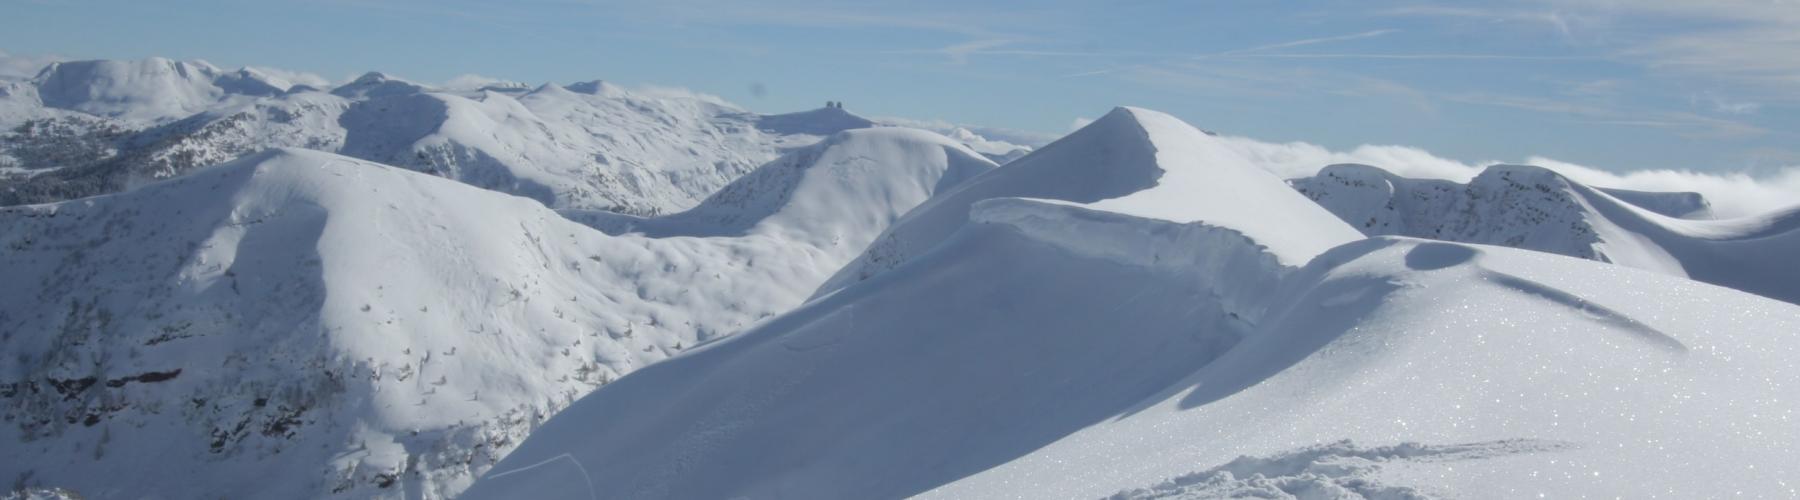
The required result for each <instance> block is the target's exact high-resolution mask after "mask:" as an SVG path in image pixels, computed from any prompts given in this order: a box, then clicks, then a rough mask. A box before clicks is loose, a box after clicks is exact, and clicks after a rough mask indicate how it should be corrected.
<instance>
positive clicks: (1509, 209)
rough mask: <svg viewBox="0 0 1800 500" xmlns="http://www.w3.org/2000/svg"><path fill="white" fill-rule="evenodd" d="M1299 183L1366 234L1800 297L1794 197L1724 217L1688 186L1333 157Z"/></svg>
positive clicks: (1799, 217)
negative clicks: (1712, 214) (1396, 169)
mask: <svg viewBox="0 0 1800 500" xmlns="http://www.w3.org/2000/svg"><path fill="white" fill-rule="evenodd" d="M1292 183H1293V184H1294V186H1295V188H1296V189H1299V190H1300V191H1301V192H1303V193H1306V195H1307V196H1308V197H1311V198H1312V199H1313V200H1315V201H1317V202H1319V204H1320V205H1322V206H1324V207H1326V208H1327V209H1329V210H1331V211H1332V212H1333V213H1335V214H1337V215H1338V216H1339V217H1341V218H1342V219H1344V221H1345V222H1349V223H1351V224H1352V225H1354V226H1356V227H1358V228H1359V229H1361V230H1362V231H1363V232H1365V233H1367V234H1370V235H1404V236H1414V237H1421V238H1433V239H1440V240H1448V241H1458V242H1468V243H1484V244H1493V245H1505V246H1510V247H1517V248H1524V249H1529V250H1537V251H1543V252H1551V253H1557V254H1562V255H1568V256H1573V257H1579V258H1584V259H1592V260H1598V261H1602V262H1611V263H1615V264H1620V265H1625V266H1631V267H1637V268H1642V269H1648V270H1652V271H1657V272H1661V273H1665V274H1670V275H1674V276H1682V277H1689V278H1692V279H1696V280H1700V281H1705V282H1708V283H1713V284H1716V285H1721V286H1727V287H1731V288H1737V289H1740V290H1744V291H1748V292H1751V293H1755V294H1759V295H1763V296H1765V297H1770V298H1774V299H1777V300H1783V301H1787V302H1793V303H1800V266H1795V265H1794V264H1793V262H1792V256H1794V255H1800V207H1795V208H1794V209H1790V210H1786V211H1781V212H1776V213H1771V214H1766V215H1763V216H1757V217H1747V218H1739V219H1732V220H1707V219H1685V218H1679V216H1691V215H1694V214H1697V213H1704V211H1705V208H1706V203H1705V200H1704V199H1702V198H1700V197H1699V196H1698V195H1695V194H1693V193H1645V192H1634V191H1616V190H1605V189H1598V188H1594V187H1590V186H1586V185H1583V184H1581V183H1578V182H1574V181H1572V180H1569V179H1568V178H1566V177H1563V176H1562V175H1560V174H1557V173H1555V172H1551V171H1549V170H1547V169H1543V168H1538V167H1530V166H1518V165H1496V166H1492V167H1488V169H1487V170H1486V171H1484V172H1483V173H1482V174H1481V175H1479V176H1476V177H1475V179H1473V180H1472V181H1470V182H1469V183H1468V184H1458V183H1454V182H1450V181H1442V180H1429V179H1409V178H1404V177H1399V176H1396V175H1393V174H1391V173H1388V172H1385V171H1383V170H1381V169H1378V168H1376V167H1371V166H1366V165H1333V166H1330V167H1326V168H1325V169H1324V170H1322V171H1321V172H1320V173H1319V175H1318V176H1315V177H1310V178H1301V179H1295V180H1293V181H1292Z"/></svg>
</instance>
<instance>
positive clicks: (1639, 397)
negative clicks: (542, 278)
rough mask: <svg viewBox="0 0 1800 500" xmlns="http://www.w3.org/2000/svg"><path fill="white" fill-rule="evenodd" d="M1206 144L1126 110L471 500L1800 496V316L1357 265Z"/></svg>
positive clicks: (1687, 291) (1547, 262) (1738, 299)
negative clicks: (1238, 200)
mask: <svg viewBox="0 0 1800 500" xmlns="http://www.w3.org/2000/svg"><path fill="white" fill-rule="evenodd" d="M1208 141H1209V139H1208V138H1207V136H1205V135H1204V134H1202V133H1200V132H1199V131H1197V130H1194V129H1193V128H1192V127H1189V126H1187V125H1186V124H1182V123H1180V122H1179V121H1176V120H1174V119H1172V118H1169V117H1167V116H1165V115H1161V114H1158V113H1154V112H1149V111H1144V110H1137V109H1121V110H1117V111H1115V112H1114V113H1112V114H1111V115H1109V116H1108V117H1106V118H1104V119H1102V120H1098V121H1096V122H1095V123H1094V124H1091V125H1089V126H1088V127H1087V128H1086V129H1083V130H1082V131H1079V132H1077V133H1076V134H1074V135H1072V136H1071V137H1069V138H1067V139H1064V140H1063V141H1060V142H1058V143H1055V144H1051V145H1050V146H1047V147H1045V148H1042V149H1040V150H1039V151H1036V152H1034V153H1033V154H1031V155H1029V156H1027V157H1025V158H1022V159H1019V160H1017V161H1015V162H1014V163H1013V164H1011V165H1010V166H1007V167H1003V168H1000V169H997V170H994V171H992V172H990V173H988V174H985V175H981V176H978V177H976V178H974V179H972V180H970V181H968V182H966V183H964V184H963V185H962V186H960V187H958V188H956V189H954V190H951V191H949V192H947V193H944V194H942V195H939V196H938V197H936V198H934V199H933V200H932V201H930V202H927V203H926V204H925V205H922V206H921V207H920V208H918V209H916V210H915V211H914V212H912V213H911V214H909V215H908V216H906V217H905V218H903V219H902V220H901V221H900V222H898V223H896V224H895V225H894V226H893V227H892V228H890V229H889V231H888V233H887V234H888V235H889V236H884V238H888V237H892V240H891V241H892V242H893V243H891V245H892V247H891V248H893V249H897V250H881V251H884V252H889V253H886V254H883V255H888V256H890V257H894V258H888V257H883V258H882V260H875V259H873V258H872V257H871V255H873V254H876V253H878V252H877V250H876V249H872V250H871V251H870V254H871V255H865V256H864V257H863V258H862V260H861V261H860V262H861V265H862V267H860V268H857V269H858V271H854V273H855V274H852V275H850V277H849V278H847V279H843V280H841V281H840V282H839V283H837V284H836V286H835V287H833V286H831V285H828V286H827V287H825V289H824V290H823V291H822V292H821V293H820V294H819V296H818V297H817V298H816V299H815V300H813V301H812V302H809V303H807V304H806V305H804V306H801V307H800V308H799V309H797V310H795V311H793V312H790V313H788V314H784V315H782V316H779V317H777V318H774V319H772V320H770V321H767V322H764V323H761V324H759V325H757V326H755V327H753V328H751V329H749V330H747V331H745V332H743V333H740V334H737V335H734V336H731V337H729V338H726V339H723V340H720V341H716V342H712V343H709V344H707V345H704V346H702V347H700V348H698V349H694V350H692V351H689V352H687V353H685V354H683V355H682V356H678V357H675V358H673V359H670V360H667V361H664V362H661V363H658V364H656V365H654V366H651V367H648V368H646V369H643V370H640V371H638V372H636V373H634V374H632V375H631V376H629V377H626V378H624V379H621V380H620V381H618V382H617V383H614V384H611V385H609V386H607V387H605V388H602V389H600V390H598V391H596V392H595V393H593V394H591V395H589V396H588V397H586V398H583V399H582V400H580V401H578V402H577V403H576V404H575V405H574V406H572V407H570V408H569V409H567V410H565V411H564V412H562V413H560V414H558V415H557V416H555V417H554V418H552V419H551V420H550V421H549V422H547V423H546V424H545V425H544V426H542V427H541V428H539V429H538V430H537V431H536V432H535V433H534V434H533V435H532V436H531V437H530V438H529V439H528V440H527V441H526V442H525V443H524V444H523V445H521V446H520V447H519V449H518V450H516V451H515V452H514V453H513V454H512V455H510V456H508V457H507V458H506V459H505V460H504V461H502V462H501V463H500V464H498V465H496V466H495V467H494V468H493V469H492V470H491V471H490V472H488V473H487V474H486V476H485V477H484V478H482V480H480V481H479V482H478V483H477V484H476V485H475V486H474V487H473V488H472V489H470V490H469V491H468V493H467V495H466V497H467V498H475V499H487V498H581V499H591V498H890V497H900V496H909V495H920V496H924V497H937V498H1073V497H1089V498H1092V497H1102V496H1108V495H1115V496H1117V497H1120V498H1211V497H1219V496H1255V497H1267V498H1422V497H1438V496H1448V497H1498V498H1517V497H1526V496H1539V495H1549V496H1554V497H1594V496H1607V497H1613V496H1622V497H1628V498H1644V497H1666V498H1695V497H1710V496H1719V495H1722V494H1732V495H1744V496H1752V497H1788V496H1794V495H1796V494H1800V490H1796V487H1800V485H1796V484H1794V481H1793V480H1792V478H1794V477H1796V474H1797V473H1800V470H1796V469H1795V468H1794V467H1795V463H1794V461H1793V460H1791V458H1792V451H1791V450H1793V449H1794V448H1795V447H1796V446H1797V445H1800V426H1795V425H1792V423H1793V422H1792V421H1793V419H1794V418H1796V417H1797V415H1796V406H1797V405H1800V403H1797V401H1800V399H1797V398H1800V387H1797V386H1796V385H1795V384H1796V383H1797V382H1796V381H1800V368H1796V367H1795V365H1794V364H1793V363H1792V362H1791V360H1792V359H1794V357H1795V356H1796V355H1800V352H1797V351H1800V348H1797V347H1796V346H1800V338H1796V335H1800V308H1797V307H1796V306H1794V305H1791V304H1787V303H1783V302H1778V301H1773V300H1768V299H1765V298H1761V297H1757V296H1754V295H1750V294H1745V293H1741V292H1737V291H1733V290H1729V289H1725V288H1719V287H1716V286H1712V285H1708V284H1703V283H1697V282H1693V281H1689V280H1685V279H1680V278H1676V277H1671V276H1666V275H1662V274H1656V273H1649V272H1645V271H1640V270H1637V269H1632V268H1629V267H1623V266H1613V265H1607V264H1604V263H1599V262H1594V261H1591V260H1583V259H1575V258H1569V257H1564V256H1558V255H1552V254H1547V253H1540V252H1531V251H1525V250H1518V249H1512V248H1505V247H1495V246H1485V245H1474V244H1463V243H1452V242H1438V241H1426V240H1418V239H1411V238H1403V237H1386V236H1383V237H1374V238H1364V237H1363V236H1362V235H1360V234H1357V233H1356V231H1355V230H1354V229H1353V228H1351V227H1350V226H1349V225H1348V224H1345V223H1344V222H1342V221H1340V220H1339V219H1338V218H1337V217H1334V216H1333V215H1332V214H1331V213H1329V212H1326V211H1324V210H1323V209H1321V208H1319V207H1318V206H1317V205H1314V204H1311V203H1310V202H1308V201H1307V200H1306V199H1305V198H1304V197H1302V196H1300V195H1299V194H1297V192H1295V191H1293V190H1290V189H1289V188H1288V187H1287V186H1286V185H1284V183H1283V182H1282V181H1281V180H1280V179H1277V178H1275V177H1273V176H1271V175H1269V174H1266V173H1263V172H1261V171H1258V170H1256V169H1255V168H1254V167H1250V166H1248V165H1247V163H1245V162H1244V161H1243V160H1242V159H1241V158H1234V157H1232V156H1231V155H1227V154H1214V153H1215V152H1216V151H1219V150H1217V149H1215V148H1214V147H1213V145H1211V144H1209V142H1208ZM1076 145H1081V146H1076ZM1096 146H1099V147H1096ZM1020 196H1031V197H1033V198H1021V197H1020ZM1228 197H1243V198H1248V199H1254V200H1257V201H1258V203H1255V204H1228V203H1223V202H1222V201H1223V200H1226V199H1232V198H1228ZM839 277H840V278H844V275H840V276H839Z"/></svg>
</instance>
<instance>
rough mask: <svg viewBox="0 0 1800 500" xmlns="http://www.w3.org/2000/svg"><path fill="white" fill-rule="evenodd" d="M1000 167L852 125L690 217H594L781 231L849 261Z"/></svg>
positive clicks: (704, 230) (709, 232)
mask: <svg viewBox="0 0 1800 500" xmlns="http://www.w3.org/2000/svg"><path fill="white" fill-rule="evenodd" d="M995 167H996V165H995V164H994V163H993V162H992V161H989V160H988V159H986V158H985V157H983V156H982V155H981V154H979V153H976V152H974V151H972V150H970V149H969V148H968V147H966V146H964V145H963V144H962V143H960V142H958V141H955V140H952V139H950V138H948V137H944V136H941V135H938V134H935V133H932V132H929V131H924V130H917V129H904V128H893V127H878V128H864V129H852V130H846V131H843V132H839V133H837V134H835V135H832V136H831V137H828V138H826V139H825V140H823V141H820V142H819V143H818V144H814V145H812V146H808V147H805V148H801V149H799V150H796V151H794V152H791V153H788V154H786V155H784V156H782V157H781V158H779V159H777V160H775V161H773V162H770V163H768V164H765V165H763V166H761V167H758V168H757V169H756V170H752V171H750V173H748V174H745V175H744V176H743V177H740V178H738V179H737V180H735V181H732V182H731V183H730V184H727V185H726V186H725V187H724V188H722V189H720V190H719V191H718V192H716V193H713V195H712V196H709V197H707V198H706V199H705V200H702V201H701V202H700V204H699V205H698V206H695V207H694V208H693V209H690V210H688V211H685V212H681V213H678V214H674V215H669V216H665V217H659V218H651V219H639V218H635V217H628V216H608V215H606V214H588V215H587V219H588V220H589V222H591V223H592V224H593V225H595V226H596V227H601V228H603V229H605V230H607V231H608V232H613V233H623V232H640V233H644V234H649V235H654V236H659V237H663V236H674V235H695V236H716V235H743V234H752V233H755V234H769V235H779V236H781V237H783V238H788V239H795V240H801V241H807V242H809V243H812V244H814V245H817V246H820V247H824V248H833V249H834V250H833V251H834V252H844V253H848V255H844V256H843V258H845V259H848V258H850V257H854V256H855V254H856V253H857V252H861V251H862V249H863V246H864V245H867V244H868V242H869V241H871V240H873V239H874V238H875V237H876V236H877V235H879V234H880V233H881V231H883V230H885V229H887V227H888V226H889V225H890V224H891V223H893V221H894V220H896V219H898V218H899V217H900V216H902V215H904V214H905V213H906V212H907V211H909V210H911V209H912V208H913V207H915V206H918V205H919V204H920V203H922V202H924V201H925V200H926V199H928V198H930V197H931V196H932V195H933V194H935V193H938V192H941V191H944V190H947V189H949V188H951V187H952V186H955V185H957V184H959V183H962V182H964V181H966V180H968V179H970V178H973V177H975V176H976V175H979V174H982V173H984V172H987V171H989V170H992V169H993V168H995Z"/></svg>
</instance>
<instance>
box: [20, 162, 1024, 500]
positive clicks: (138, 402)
mask: <svg viewBox="0 0 1800 500" xmlns="http://www.w3.org/2000/svg"><path fill="white" fill-rule="evenodd" d="M991 168H993V164H992V163H991V162H989V161H988V160H986V159H984V158H983V157H981V156H980V155H979V154H977V153H975V152H973V151H970V150H968V149H967V148H966V147H963V146H962V145H960V144H958V143H957V142H955V141H953V140H951V139H948V138H945V137H943V136H939V135H936V134H932V133H929V132H924V131H916V130H902V129H869V130H853V131H846V132H843V133H841V134H838V135H835V136H833V137H831V138H828V139H826V140H825V141H823V142H821V143H820V144H818V145H815V146H811V147H807V148H803V149H801V150H799V151H795V152H794V153H792V154H790V155H788V156H786V157H784V158H782V159H781V160H778V161H775V162H771V163H770V164H768V165H766V166H764V167H761V168H760V169H758V170H756V171H754V172H752V173H751V174H749V175H748V176H746V177H744V178H743V179H741V180H740V181H739V182H738V183H737V184H734V185H732V186H731V187H728V188H727V189H725V190H724V191H722V192H721V193H720V194H718V195H716V196H714V197H713V198H711V199H709V200H708V202H707V203H706V204H705V205H703V206H702V207H701V208H698V209H696V210H695V211H694V212H690V213H686V214H681V215H680V216H672V221H669V222H664V221H661V220H657V219H651V220H641V219H633V220H635V221H637V222H639V223H643V224H646V225H649V226H655V227H680V228H683V229H686V230H691V231H690V233H691V234H666V233H658V234H645V233H644V232H636V233H632V234H623V232H621V234H618V235H608V234H605V233H603V232H601V231H598V230H595V229H593V228H590V227H588V226H585V225H582V224H579V223H576V222H573V221H570V220H567V219H565V218H563V217H561V216H560V215H559V214H557V213H556V212H553V211H551V210H549V209H547V208H545V207H543V206H542V205H540V204H538V203H536V202H534V201H532V200H528V199H525V198H518V197H513V196H508V195H504V194H500V193H494V192H490V191H484V190H480V189H476V188H473V187H470V186H467V185H463V184H459V183H455V182H451V181H448V180H443V179H440V178H436V177H432V176H426V175H421V174H418V173H415V172H410V171H407V170H404V169H398V168H393V167H388V166H383V165H378V164H373V163H369V162H365V161H361V160H355V159H351V158H347V157H343V156H339V155H334V154H330V153H322V152H314V151H307V150H298V149H279V150H272V151H269V152H265V153H260V154H256V155H252V156H249V157H246V158H244V159H241V160H238V161H235V162H232V163H229V164H226V165H221V166H218V167H215V168H210V169H205V170H202V171H200V172H197V173H194V174H191V175H187V176H182V177H178V178H176V179H174V180H171V181H166V182H162V183H157V184H152V185H150V186H146V187H144V188H142V189H138V190H133V191H130V192H126V193H121V194H116V195H110V196H102V197H97V198H90V199H84V200H77V201H69V202H62V203H57V204H49V205H32V206H23V207H11V208H5V209H0V245H4V247H3V248H5V250H4V251H5V255H6V258H5V259H3V260H0V275H4V276H6V277H7V279H6V280H5V282H4V283H3V284H0V326H3V333H0V350H3V351H4V352H6V353H7V354H8V355H7V356H6V357H5V358H3V359H0V377H3V378H0V412H3V414H4V420H5V422H6V425H5V427H4V430H0V432H3V433H4V435H5V437H4V438H0V439H4V441H5V442H7V443H12V444H10V445H8V446H7V448H6V449H7V452H6V453H4V454H3V456H0V477H4V478H6V480H7V481H9V482H10V483H12V484H14V488H22V487H38V486H41V487H69V488H74V489H75V490H76V491H78V492H79V494H81V495H83V496H84V497H86V498H138V497H140V496H144V495H151V496H158V497H165V498H221V497H223V498H249V497H256V498H317V497H324V496H333V495H335V496H341V497H350V498H369V497H383V498H401V497H407V498H418V497H447V496H452V495H454V494H455V493H457V492H458V491H460V490H461V489H462V488H464V487H466V486H467V485H468V484H469V482H470V481H471V480H472V479H473V478H474V476H475V474H478V473H480V472H481V471H483V470H485V469H486V468H487V467H489V466H491V465H492V464H493V463H494V462H495V461H497V460H499V459H500V458H501V457H503V456H504V455H505V454H506V453H507V452H508V451H509V450H511V449H512V448H513V447H514V446H516V445H517V444H518V442H519V441H520V440H521V439H523V438H524V437H525V436H526V435H527V434H528V433H529V432H530V431H531V430H532V429H533V428H535V427H537V426H538V425H539V424H540V423H541V422H542V421H543V420H544V419H545V418H547V417H548V416H549V415H551V414H553V413H555V412H556V411H558V410H560V409H562V408H563V407H564V406H566V405H568V404H569V403H570V402H572V401H573V400H575V399H576V398H578V397H580V396H582V395H584V394H586V393H587V392H589V391H591V390H593V389H594V388H595V387H599V386H603V385H606V384H607V383H609V382H610V381H612V380H615V379H617V378H618V377H619V376H621V375H623V374H625V373H629V372H631V371H633V370H635V369H638V368H640V367H643V366H645V365H648V364H650V363H653V362H656V361H659V360H662V359H664V358H667V357H669V356H671V355H673V354H675V353H677V352H680V351H681V350H683V349H685V348H690V347H693V346H695V345H697V344H699V343H702V342H706V341H709V340H712V339H715V338H718V337H722V336H724V335H727V334H730V333H733V332H735V331H738V330H740V329H743V328H746V327H748V326H749V325H751V324H752V323H754V322H756V321H758V320H760V319H762V318H766V317H770V316H773V315H775V314H778V313H781V312H785V311H787V310H789V309H791V308H793V307H794V306H796V305H798V304H800V302H801V301H802V300H803V299H805V298H806V297H807V295H808V294H810V293H811V292H812V290H813V289H814V288H815V287H817V286H818V285H819V284H820V283H822V282H823V281H824V280H825V279H826V278H827V277H828V276H829V275H830V273H831V272H833V271H834V270H836V269H838V268H839V267H841V266H842V265H843V264H844V263H845V262H847V261H849V260H850V259H852V258H853V257H855V255H856V254H857V253H858V252H860V251H861V249H863V248H864V247H865V246H866V244H867V243H868V241H869V240H871V239H872V238H873V237H874V236H875V235H877V234H879V233H880V232H881V231H882V230H883V229H885V227H886V226H887V225H888V224H889V223H891V222H892V221H893V220H894V219H896V218H898V217H899V216H900V214H902V213H904V212H905V211H907V210H908V209H910V208H911V207H913V206H914V205H916V204H918V203H920V202H922V201H924V200H925V199H926V198H928V197H930V196H931V195H932V194H933V193H934V192H936V191H937V190H940V189H947V188H949V187H951V186H953V185H955V184H956V183H958V182H960V181H962V180H964V179H966V178H969V177H973V176H976V175H978V174H980V173H982V172H985V171H988V170H989V169H991ZM727 210H729V211H730V213H732V214H751V215H756V219H755V220H750V219H743V218H731V219H730V220H720V219H718V218H719V217H722V216H723V215H722V214H724V213H725V211H727Z"/></svg>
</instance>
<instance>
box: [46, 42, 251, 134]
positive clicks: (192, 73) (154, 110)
mask: <svg viewBox="0 0 1800 500" xmlns="http://www.w3.org/2000/svg"><path fill="white" fill-rule="evenodd" d="M220 76H221V75H220V71H219V69H218V68H215V67H213V66H211V65H208V64H204V63H197V62H184V61H172V60H169V59H163V58H160V57H153V58H149V59H143V60H137V61H111V60H103V61H66V62H56V63H51V64H50V65H49V66H47V67H45V68H44V69H43V71H42V72H40V73H38V76H37V78H36V79H34V83H35V84H36V86H37V88H38V95H39V96H40V98H41V99H43V103H44V105H45V106H49V107H52V108H60V109H68V110H73V111H80V112H83V113H90V114H95V115H100V116H105V117H111V118H121V119H128V120H149V121H154V120H168V119H174V118H179V117H184V116H188V115H191V114H194V113H197V112H200V111H201V110H204V109H206V108H207V107H208V106H211V105H213V104H215V103H217V102H218V101H219V100H220V99H221V98H223V97H225V95H226V90H225V89H222V88H220V87H219V86H218V85H216V84H215V83H214V79H216V78H218V77H220ZM234 88H235V87H234Z"/></svg>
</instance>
